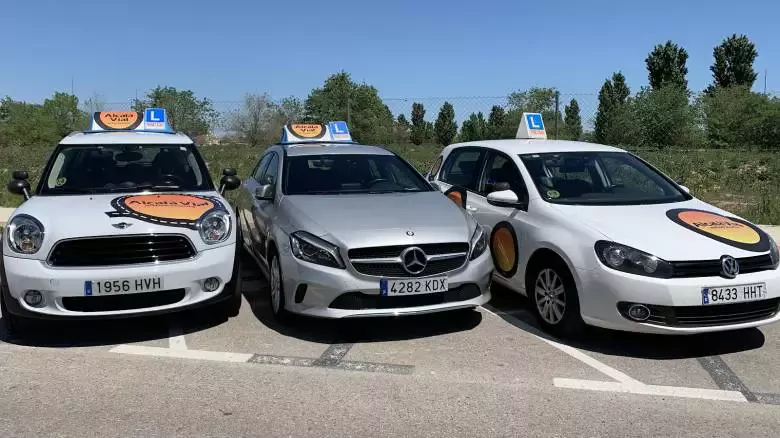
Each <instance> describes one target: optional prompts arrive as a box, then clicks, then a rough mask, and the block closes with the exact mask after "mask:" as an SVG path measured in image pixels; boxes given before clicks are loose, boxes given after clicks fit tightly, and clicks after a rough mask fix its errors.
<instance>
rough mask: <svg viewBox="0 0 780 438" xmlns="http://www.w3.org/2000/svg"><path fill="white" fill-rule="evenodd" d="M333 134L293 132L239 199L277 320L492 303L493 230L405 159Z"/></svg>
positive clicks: (271, 151)
mask: <svg viewBox="0 0 780 438" xmlns="http://www.w3.org/2000/svg"><path fill="white" fill-rule="evenodd" d="M332 125H333V122H331V126H330V128H331V129H334V127H333V126H332ZM318 126H319V127H320V128H319V131H318V129H317V127H318ZM335 129H338V127H336V128H335ZM295 133H297V134H298V137H297V138H296V137H295V135H296V134H295ZM317 133H319V134H320V135H319V136H316V134H317ZM327 134H328V125H318V124H314V127H313V128H312V127H309V128H308V130H307V128H306V127H301V126H296V124H290V125H287V126H285V128H284V129H283V136H282V142H281V143H279V144H275V145H272V146H271V147H269V148H268V149H267V150H266V151H265V152H264V154H263V155H262V157H261V159H260V160H259V162H258V164H257V166H256V167H255V169H254V171H253V172H252V175H249V176H248V177H247V178H246V179H245V181H244V182H243V183H242V187H241V188H240V190H239V192H240V193H239V196H238V200H237V201H236V206H237V215H238V222H239V226H240V227H241V229H242V231H243V240H244V242H243V243H244V246H245V248H246V249H247V250H248V251H249V253H250V254H251V255H252V256H253V257H254V258H255V259H256V260H257V262H258V264H259V265H260V268H261V270H262V271H263V272H264V274H265V275H266V277H267V278H268V280H269V283H270V288H269V289H270V297H269V298H270V302H271V308H272V310H273V313H274V317H275V318H276V319H277V320H279V321H284V320H285V318H286V317H288V316H289V314H290V313H295V314H303V315H309V316H315V317H324V318H346V317H369V316H394V315H407V314H420V313H431V312H439V311H447V310H455V309H468V308H474V307H476V306H479V305H481V304H484V303H486V302H487V301H489V300H490V287H489V286H490V282H491V275H492V273H493V261H492V258H491V255H490V251H489V249H488V242H487V240H488V236H487V231H486V230H485V229H484V228H483V227H481V226H480V225H478V224H477V222H476V221H475V220H474V218H473V217H472V216H471V214H470V213H469V212H467V211H466V210H464V209H463V208H461V207H459V206H458V204H457V203H456V202H453V200H451V199H449V198H448V197H447V196H445V195H444V194H442V193H441V192H440V191H438V190H436V189H435V188H434V187H433V186H431V184H430V183H428V181H426V180H425V178H423V177H422V176H421V175H420V174H419V173H418V172H417V171H416V170H415V169H414V167H412V166H411V165H410V164H409V163H408V162H406V161H405V160H404V159H402V158H401V157H399V156H398V155H396V154H394V153H392V152H390V151H388V150H386V149H384V148H381V147H376V146H368V145H362V144H357V143H354V142H352V141H335V140H329V139H330V138H334V137H335V136H329V135H327ZM310 136H315V137H317V138H314V139H312V138H309V137H310Z"/></svg>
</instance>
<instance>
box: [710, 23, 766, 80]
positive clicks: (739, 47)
mask: <svg viewBox="0 0 780 438" xmlns="http://www.w3.org/2000/svg"><path fill="white" fill-rule="evenodd" d="M757 56H758V52H757V51H756V46H755V45H754V44H753V43H752V42H751V41H750V40H749V39H748V37H747V36H745V35H737V34H733V35H731V36H730V37H728V38H726V39H725V40H723V42H721V43H720V44H719V45H718V46H716V47H715V48H714V49H713V57H714V58H715V60H714V62H713V64H712V65H711V66H710V71H711V72H712V77H713V84H712V86H710V88H709V89H708V91H710V90H711V89H712V87H713V86H714V87H732V86H746V87H748V88H750V87H752V86H753V84H754V83H755V82H756V78H758V74H757V73H756V72H755V71H754V70H753V62H754V61H755V60H756V57H757Z"/></svg>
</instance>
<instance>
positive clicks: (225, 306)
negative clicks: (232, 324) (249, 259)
mask: <svg viewBox="0 0 780 438" xmlns="http://www.w3.org/2000/svg"><path fill="white" fill-rule="evenodd" d="M243 246H244V245H243V242H242V238H241V232H240V231H239V232H238V236H237V237H236V254H235V255H234V256H233V274H232V277H233V278H231V279H230V281H229V282H228V283H227V284H226V285H225V289H226V291H227V292H226V293H229V294H230V298H228V299H227V300H225V301H223V302H221V303H220V307H221V309H220V310H221V312H222V314H223V315H225V316H227V317H228V318H232V317H234V316H238V312H239V311H240V310H241V292H242V290H243V288H242V281H241V274H242V272H241V266H242V264H241V256H242V255H243V254H242V251H243Z"/></svg>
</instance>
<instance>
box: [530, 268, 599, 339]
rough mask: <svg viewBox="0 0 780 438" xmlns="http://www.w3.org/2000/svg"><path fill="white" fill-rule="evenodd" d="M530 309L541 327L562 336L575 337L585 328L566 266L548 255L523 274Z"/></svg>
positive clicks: (577, 297)
mask: <svg viewBox="0 0 780 438" xmlns="http://www.w3.org/2000/svg"><path fill="white" fill-rule="evenodd" d="M526 291H527V293H528V299H529V300H530V301H531V309H532V311H533V313H534V315H535V316H536V320H537V321H538V322H539V325H540V326H541V327H542V329H543V330H544V331H546V332H548V333H550V334H552V335H554V336H557V337H561V338H574V337H577V336H578V335H581V334H582V333H583V331H584V329H585V328H586V325H585V323H584V322H583V320H582V315H581V314H580V300H579V295H578V293H577V286H576V284H575V283H574V278H573V277H572V275H571V272H570V271H569V268H568V266H566V264H565V263H564V262H563V261H562V260H560V259H557V258H551V257H547V258H545V259H543V260H540V261H539V262H537V263H534V265H533V266H532V268H531V269H529V272H528V273H527V274H526Z"/></svg>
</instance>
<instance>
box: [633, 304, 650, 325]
mask: <svg viewBox="0 0 780 438" xmlns="http://www.w3.org/2000/svg"><path fill="white" fill-rule="evenodd" d="M628 317H629V318H631V319H633V320H634V321H646V320H647V318H650V309H648V308H647V306H644V305H642V304H632V305H631V307H629V308H628Z"/></svg>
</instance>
